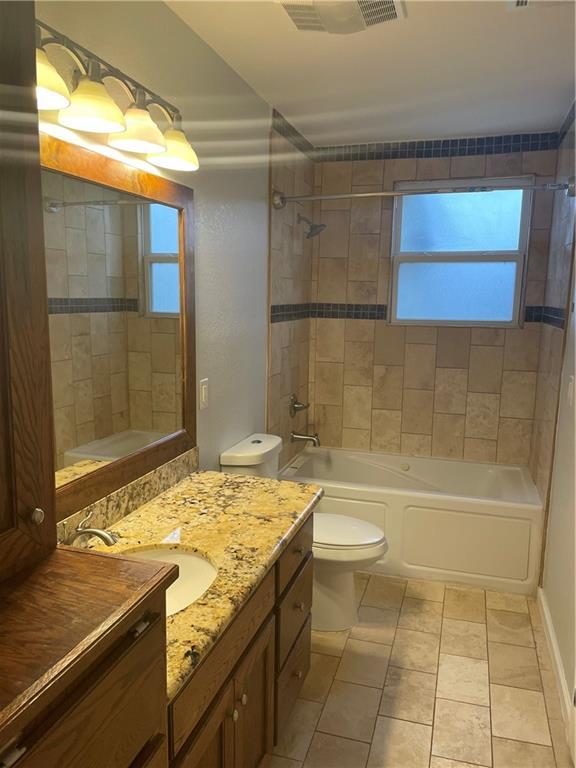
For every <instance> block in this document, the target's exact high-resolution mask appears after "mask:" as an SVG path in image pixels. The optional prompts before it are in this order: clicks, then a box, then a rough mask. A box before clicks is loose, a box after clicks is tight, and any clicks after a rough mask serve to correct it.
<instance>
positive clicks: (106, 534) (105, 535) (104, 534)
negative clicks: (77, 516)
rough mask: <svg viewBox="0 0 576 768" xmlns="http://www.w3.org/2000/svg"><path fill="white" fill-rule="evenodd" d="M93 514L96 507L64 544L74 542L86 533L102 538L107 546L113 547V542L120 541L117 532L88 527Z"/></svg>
mask: <svg viewBox="0 0 576 768" xmlns="http://www.w3.org/2000/svg"><path fill="white" fill-rule="evenodd" d="M93 514H94V509H92V510H90V512H88V514H87V515H86V517H85V518H84V519H83V520H81V521H80V522H79V523H78V525H77V526H76V528H75V530H74V531H72V533H71V534H70V536H67V537H66V538H65V540H64V544H73V543H74V542H75V541H76V539H77V538H79V537H80V536H83V535H84V534H86V535H87V536H96V538H98V539H100V541H103V542H104V544H106V546H107V547H111V546H112V545H113V544H116V542H117V541H118V536H116V534H115V533H112V532H111V531H103V530H102V529H101V528H88V527H86V523H87V522H88V521H89V520H90V518H91V517H92V515H93Z"/></svg>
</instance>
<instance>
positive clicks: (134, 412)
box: [130, 392, 152, 429]
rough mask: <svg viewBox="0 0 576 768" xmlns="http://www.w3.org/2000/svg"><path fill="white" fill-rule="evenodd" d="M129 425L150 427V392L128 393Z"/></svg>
mask: <svg viewBox="0 0 576 768" xmlns="http://www.w3.org/2000/svg"><path fill="white" fill-rule="evenodd" d="M130 426H131V427H133V428H134V429H152V392H131V393H130Z"/></svg>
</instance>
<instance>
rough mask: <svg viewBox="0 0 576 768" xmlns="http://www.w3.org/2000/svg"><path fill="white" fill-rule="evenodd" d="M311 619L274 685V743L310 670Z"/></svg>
mask: <svg viewBox="0 0 576 768" xmlns="http://www.w3.org/2000/svg"><path fill="white" fill-rule="evenodd" d="M311 641H312V617H311V616H308V619H307V621H306V623H305V624H304V626H303V627H302V630H301V632H300V634H299V635H298V639H297V640H296V642H295V644H294V647H293V648H292V650H291V651H290V654H289V655H288V658H287V659H286V664H285V665H284V668H283V670H282V672H281V673H280V675H279V676H278V682H277V685H276V729H275V733H276V742H277V741H278V738H279V736H280V734H281V733H282V728H283V727H284V726H285V725H286V723H287V721H288V718H289V716H290V712H291V711H292V707H293V706H294V704H295V702H296V699H297V698H298V694H299V693H300V689H301V688H302V684H303V683H304V680H305V679H306V675H307V674H308V670H309V669H310V648H311Z"/></svg>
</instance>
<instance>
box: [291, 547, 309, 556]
mask: <svg viewBox="0 0 576 768" xmlns="http://www.w3.org/2000/svg"><path fill="white" fill-rule="evenodd" d="M305 551H306V550H305V549H304V547H295V548H294V554H295V555H300V557H303V556H304V552H305Z"/></svg>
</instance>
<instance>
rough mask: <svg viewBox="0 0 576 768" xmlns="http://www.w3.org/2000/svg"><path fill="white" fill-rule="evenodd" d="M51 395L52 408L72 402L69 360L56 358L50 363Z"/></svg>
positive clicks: (71, 378)
mask: <svg viewBox="0 0 576 768" xmlns="http://www.w3.org/2000/svg"><path fill="white" fill-rule="evenodd" d="M52 397H53V401H54V408H63V407H64V406H66V405H73V404H74V390H73V376H72V361H71V360H57V361H55V362H53V363H52Z"/></svg>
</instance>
